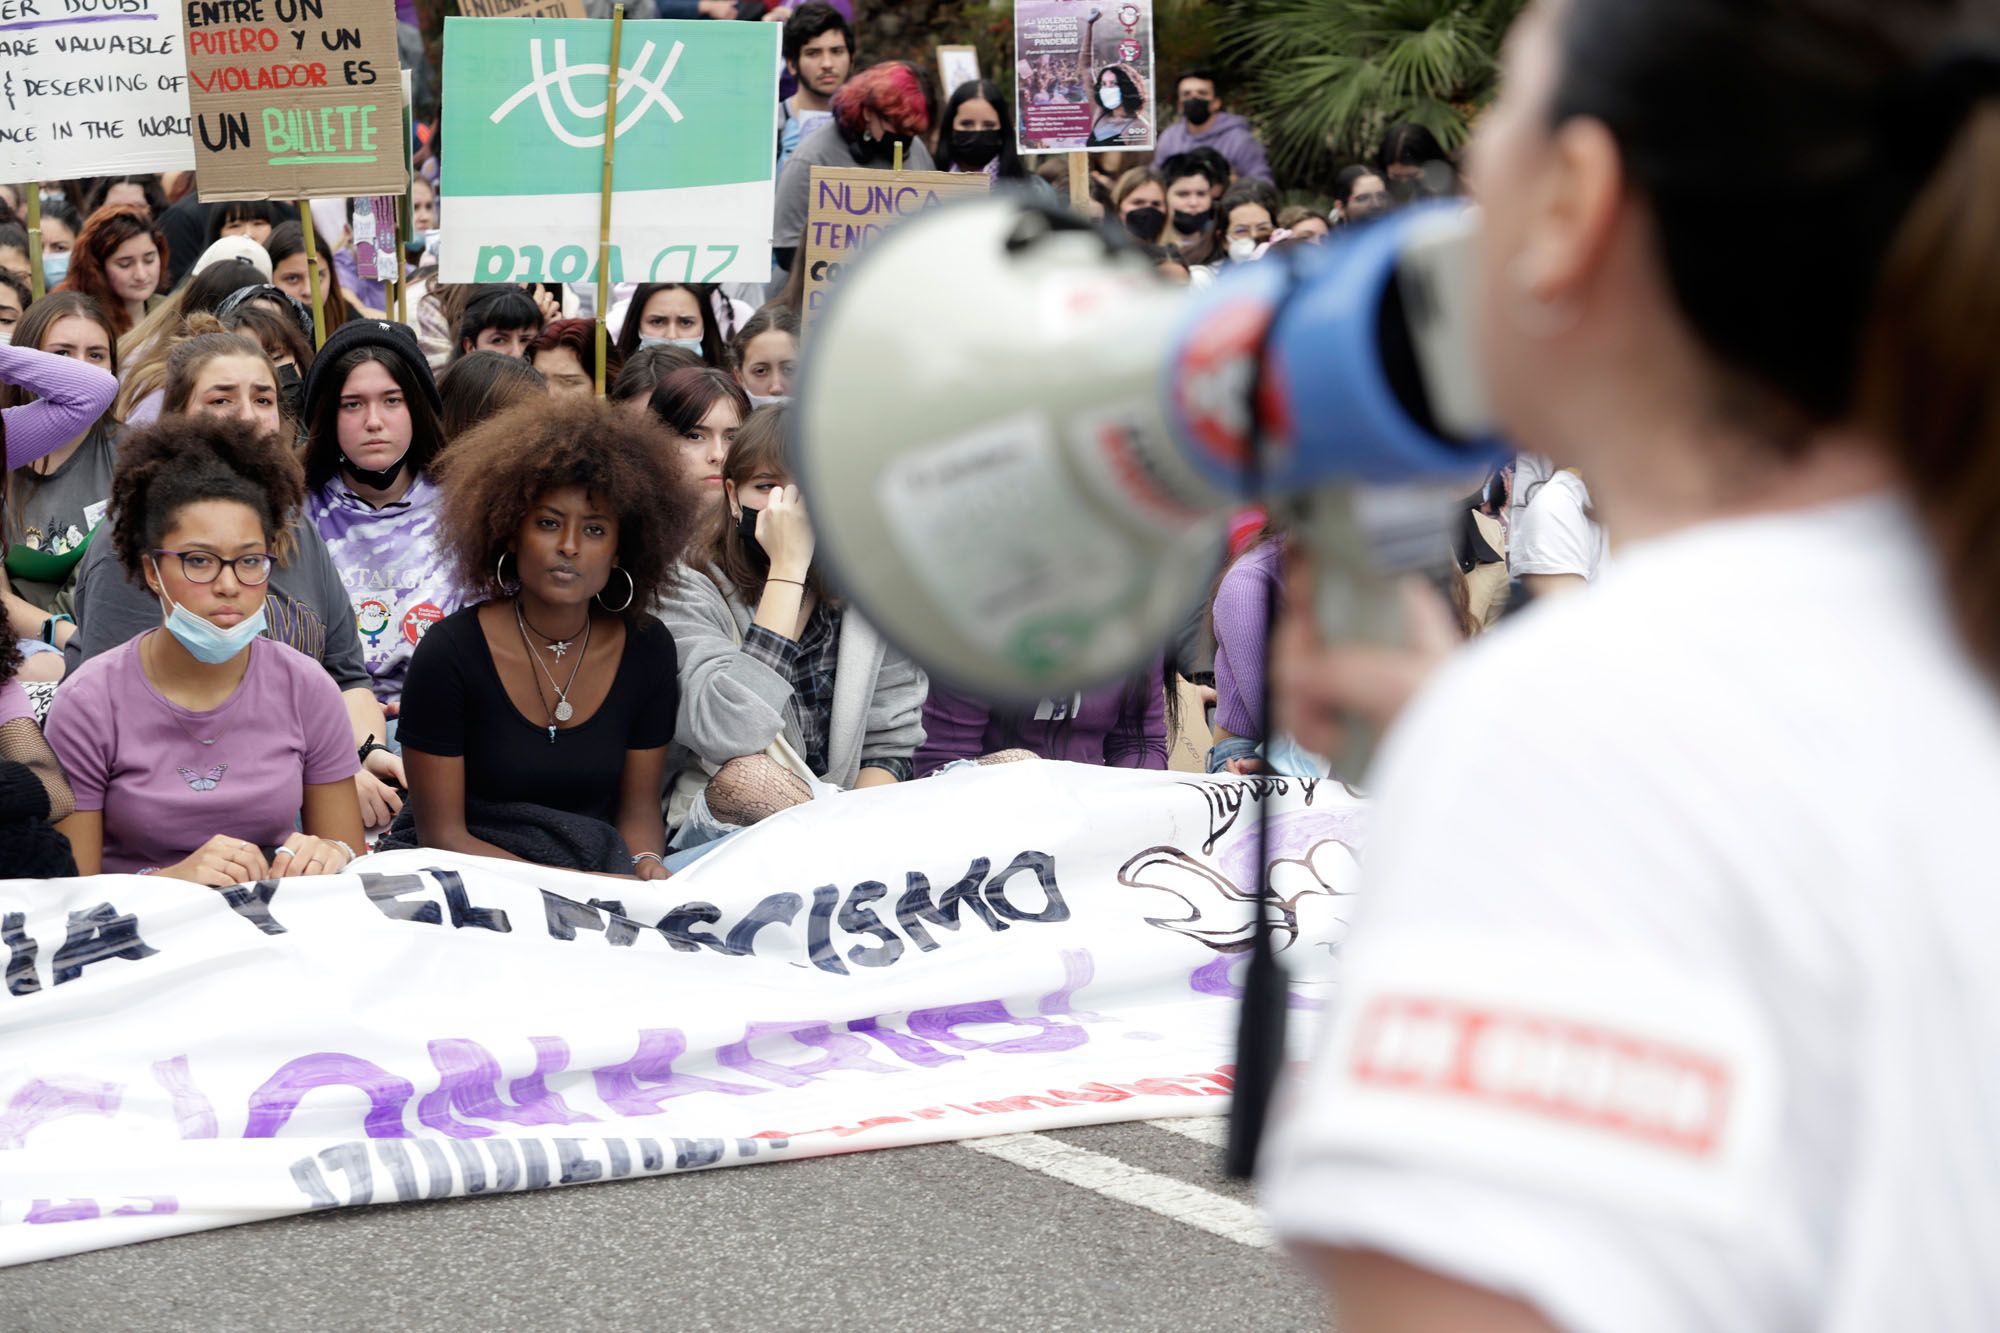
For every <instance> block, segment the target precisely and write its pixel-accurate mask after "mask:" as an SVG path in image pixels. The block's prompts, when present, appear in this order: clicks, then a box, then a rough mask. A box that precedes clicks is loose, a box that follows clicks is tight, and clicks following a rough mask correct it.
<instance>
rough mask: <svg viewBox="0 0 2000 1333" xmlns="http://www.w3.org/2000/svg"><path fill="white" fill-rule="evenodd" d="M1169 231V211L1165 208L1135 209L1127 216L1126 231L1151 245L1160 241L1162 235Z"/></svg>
mask: <svg viewBox="0 0 2000 1333" xmlns="http://www.w3.org/2000/svg"><path fill="white" fill-rule="evenodd" d="M1166 229H1167V211H1166V210H1165V209H1164V208H1135V209H1133V210H1132V211H1131V212H1129V213H1127V214H1126V215H1125V230H1126V231H1129V232H1131V233H1132V234H1133V235H1134V236H1136V237H1138V238H1139V239H1140V240H1142V241H1144V242H1145V243H1146V244H1148V245H1151V244H1152V243H1153V242H1154V241H1157V240H1159V239H1160V233H1161V232H1163V231H1165V230H1166Z"/></svg>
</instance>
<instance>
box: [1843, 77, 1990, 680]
mask: <svg viewBox="0 0 2000 1333" xmlns="http://www.w3.org/2000/svg"><path fill="white" fill-rule="evenodd" d="M1856 390H1857V391H1856V394H1855V407H1856V413H1857V415H1858V417H1859V418H1860V424H1861V426H1862V427H1863V428H1864V429H1866V430H1867V431H1869V432H1870V434H1871V435H1873V436H1874V437H1875V438H1876V439H1878V440H1880V441H1881V442H1882V445H1883V447H1884V448H1886V449H1888V450H1889V451H1890V452H1891V454H1892V455H1893V457H1894V458H1895V459H1896V461H1897V462H1898V463H1899V465H1900V466H1901V467H1902V469H1903V471H1904V473H1905V476H1906V478H1907V481H1908V484H1909V486H1910V488H1911V491H1912V493H1913V494H1914V496H1915V497H1916V501H1917V504H1918V507H1919V509H1920V510H1921V512H1922V514H1923V517H1924V520H1925V523H1926V525H1927V526H1928V528H1929V530H1930V536H1931V541H1932V543H1933V546H1934V548H1935V550H1936V552H1937V556H1938V560H1939V563H1940V566H1941V567H1942V569H1943V572H1944V577H1945V581H1946V585H1947V589H1948V593H1949V596H1950V598H1951V602H1952V607H1953V610H1954V613H1955V614H1956V617H1957V619H1958V622H1959V626H1960V630H1961V632H1962V633H1963V634H1964V635H1965V638H1966V641H1967V645H1968V646H1969V647H1970V648H1971V650H1972V651H1973V653H1974V654H1975V656H1976V657H1977V658H1978V660H1979V661H1980V662H1981V663H1982V664H1983V665H1984V666H1985V667H1986V669H1987V670H1988V671H1989V672H1991V673H1993V674H1995V675H2000V93H1996V94H1994V95H1989V96H1986V97H1984V98H1983V99H1982V100H1979V101H1978V102H1976V103H1975V104H1974V105H1973V106H1972V108H1971V109H1970V111H1968V112H1967V113H1966V115H1965V118H1964V121H1963V124H1962V125H1961V126H1960V128H1959V130H1958V132H1957V133H1956V134H1955V135H1954V136H1953V137H1952V139H1951V143H1950V147H1949V148H1948V149H1947V150H1946V152H1945V153H1944V155H1943V157H1942V158H1941V160H1940V161H1939V163H1938V165H1937V167H1936V169H1935V170H1934V171H1932V173H1931V175H1930V177H1929V180H1928V182H1927V183H1926V184H1925V186H1924V187H1923V189H1922V190H1921V191H1920V192H1919V193H1918V195H1917V197H1916V199H1915V200H1914V201H1913V202H1912V204H1911V205H1910V208H1909V211H1908V212H1907V213H1906V214H1905V215H1904V218H1903V221H1902V223H1901V225H1900V226H1899V227H1898V228H1897V230H1896V233H1895V237H1894V239H1893V241H1892V242H1891V243H1890V247H1889V250H1888V253H1887V256H1886V258H1885V261H1884V263H1883V265H1882V270H1881V280H1880V283H1879V286H1878V287H1877V290H1876V298H1875V307H1874V311H1873V314H1872V316H1871V318H1870V319H1869V321H1868V323H1867V326H1866V331H1865V333H1864V335H1863V339H1862V350H1861V359H1860V363H1859V379H1858V383H1857V385H1856Z"/></svg>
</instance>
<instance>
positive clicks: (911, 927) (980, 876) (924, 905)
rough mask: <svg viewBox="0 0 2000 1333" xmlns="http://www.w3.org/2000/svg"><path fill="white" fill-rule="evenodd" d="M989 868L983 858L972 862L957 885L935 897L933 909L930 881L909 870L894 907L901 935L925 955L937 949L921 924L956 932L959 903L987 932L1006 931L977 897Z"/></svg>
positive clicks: (934, 942)
mask: <svg viewBox="0 0 2000 1333" xmlns="http://www.w3.org/2000/svg"><path fill="white" fill-rule="evenodd" d="M992 868H993V863H992V862H991V861H989V860H987V859H986V858H985V857H983V856H981V857H978V858H976V859H975V860H974V861H973V863H972V864H971V865H970V866H969V867H967V868H966V872H965V874H964V876H962V877H961V878H960V879H959V881H958V883H956V884H954V885H952V886H951V887H950V888H948V889H946V890H945V891H944V893H943V894H942V895H940V896H939V898H938V900H937V905H936V906H935V907H933V906H932V905H931V882H930V878H929V877H928V876H926V875H924V874H923V873H922V872H921V871H916V870H912V871H911V872H910V873H909V875H908V876H907V877H906V880H907V887H906V888H905V889H904V890H903V896H902V899H901V900H900V901H898V902H897V904H896V920H897V922H898V923H899V924H901V926H902V927H903V933H904V934H905V935H908V936H909V937H910V940H911V942H912V943H914V944H915V945H916V946H917V947H918V948H919V949H922V950H923V951H924V952H926V953H929V952H930V951H931V950H933V949H935V948H937V947H938V945H937V941H936V940H934V939H932V938H931V935H930V932H929V931H928V930H926V929H924V926H923V923H924V922H925V921H928V922H930V923H931V924H932V925H934V926H943V927H945V928H946V929H947V930H957V929H958V909H959V905H960V904H961V903H962V904H964V905H965V906H967V907H969V908H971V909H972V912H973V915H975V916H977V917H978V918H979V919H980V920H981V921H984V922H985V923H986V926H987V929H989V930H1005V929H1007V923H1006V922H1004V921H1001V920H1000V919H999V918H998V917H996V916H994V915H993V909H992V908H990V907H988V906H987V905H986V900H985V899H983V898H981V897H980V896H979V888H980V885H981V884H983V883H984V882H985V880H986V874H987V872H988V871H989V870H991V869H992Z"/></svg>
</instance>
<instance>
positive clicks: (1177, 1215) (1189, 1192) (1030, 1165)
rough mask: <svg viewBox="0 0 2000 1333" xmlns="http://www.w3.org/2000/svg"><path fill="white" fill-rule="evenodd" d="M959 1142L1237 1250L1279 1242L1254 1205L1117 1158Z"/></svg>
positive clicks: (1014, 1143)
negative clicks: (1236, 1246) (1155, 1215)
mask: <svg viewBox="0 0 2000 1333" xmlns="http://www.w3.org/2000/svg"><path fill="white" fill-rule="evenodd" d="M960 1143H961V1146H963V1147H966V1148H970V1149H971V1150H972V1151H973V1152H977V1153H985V1154H986V1155H987V1156H988V1157H998V1158H999V1159H1001V1160H1002V1161H1005V1162H1012V1163H1013V1164H1014V1165H1015V1166H1022V1167H1026V1168H1027V1169H1028V1170H1030V1171H1039V1172H1041V1173H1042V1174H1043V1175H1045V1176H1053V1177H1054V1178H1055V1179H1057V1180H1060V1181H1062V1182H1063V1183H1064V1184H1066V1185H1075V1186H1076V1187H1077V1188H1079V1189H1087V1190H1090V1191H1092V1192H1093V1193H1096V1194H1101V1195H1103V1196H1104V1197H1105V1198H1107V1199H1116V1200H1117V1201H1118V1202H1119V1203H1126V1204H1131V1205H1132V1206H1133V1207H1135V1208H1144V1209H1146V1210H1147V1211H1148V1212H1153V1213H1158V1214H1159V1215H1160V1216H1161V1217H1166V1218H1171V1219H1172V1220H1174V1221H1176V1222H1180V1223H1182V1224H1184V1225H1186V1226H1191V1227H1198V1228H1199V1229H1201V1230H1203V1231H1206V1232H1208V1233H1209V1234H1210V1235H1215V1236H1221V1237H1222V1238H1223V1239H1225V1240H1233V1241H1235V1242H1236V1243H1237V1244H1239V1245H1249V1246H1252V1247H1255V1248H1259V1249H1269V1248H1271V1246H1272V1245H1273V1244H1274V1243H1275V1242H1273V1240H1272V1238H1271V1231H1270V1228H1268V1227H1266V1226H1265V1225H1264V1222H1263V1220H1262V1219H1261V1218H1260V1217H1258V1215H1257V1211H1256V1209H1254V1208H1252V1207H1250V1205H1248V1204H1245V1203H1238V1202H1237V1201H1236V1200H1234V1199H1225V1198H1223V1197H1222V1196H1221V1195H1220V1194H1212V1193H1210V1192H1209V1191H1207V1190H1205V1189H1202V1188H1201V1187H1200V1186H1199V1185H1190V1184H1188V1183H1187V1182H1186V1181H1182V1180H1175V1179H1174V1178H1173V1177H1171V1176H1163V1175H1160V1174H1158V1173H1157V1172H1153V1171H1148V1170H1146V1169H1145V1168H1143V1167H1137V1166H1133V1165H1132V1164H1131V1163H1129V1162H1121V1161H1119V1160H1118V1159H1117V1158H1116V1157H1107V1156H1105V1155H1104V1154H1103V1153H1095V1152H1091V1151H1089V1150H1088V1149H1085V1148H1074V1147H1071V1146H1070V1145H1069V1144H1067V1143H1062V1142H1058V1141H1057V1140H1055V1139H1047V1138H1043V1137H1042V1136H1041V1135H1039V1134H999V1135H995V1136H994V1137H992V1138H985V1139H963V1140H961V1141H960Z"/></svg>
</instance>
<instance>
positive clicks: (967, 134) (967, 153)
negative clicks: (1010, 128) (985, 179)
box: [951, 130, 1000, 171]
mask: <svg viewBox="0 0 2000 1333" xmlns="http://www.w3.org/2000/svg"><path fill="white" fill-rule="evenodd" d="M951 155H952V158H953V160H954V161H956V162H957V163H958V164H959V165H960V166H961V167H964V168H965V169H966V170H967V171H984V170H985V169H986V164H987V163H988V162H991V161H992V160H993V159H994V158H996V157H998V156H1000V131H998V130H953V131H952V132H951Z"/></svg>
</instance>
